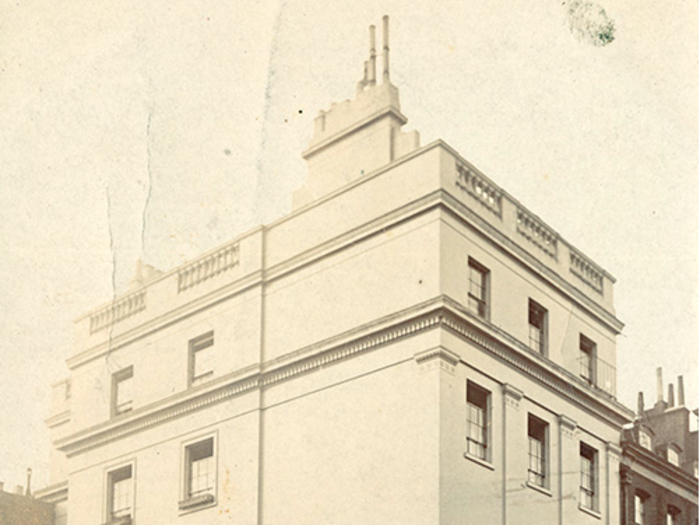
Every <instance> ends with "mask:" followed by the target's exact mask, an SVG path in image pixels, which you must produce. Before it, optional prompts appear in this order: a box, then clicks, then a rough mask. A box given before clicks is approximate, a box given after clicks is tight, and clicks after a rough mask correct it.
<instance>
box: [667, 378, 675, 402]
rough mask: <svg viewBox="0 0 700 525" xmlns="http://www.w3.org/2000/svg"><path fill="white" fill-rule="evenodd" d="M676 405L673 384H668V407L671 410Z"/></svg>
mask: <svg viewBox="0 0 700 525" xmlns="http://www.w3.org/2000/svg"><path fill="white" fill-rule="evenodd" d="M674 403H675V399H674V395H673V383H669V384H668V406H669V408H672V407H673V405H674Z"/></svg>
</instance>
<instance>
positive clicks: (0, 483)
mask: <svg viewBox="0 0 700 525" xmlns="http://www.w3.org/2000/svg"><path fill="white" fill-rule="evenodd" d="M0 492H5V482H4V481H0Z"/></svg>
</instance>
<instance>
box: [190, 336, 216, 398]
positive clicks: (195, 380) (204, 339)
mask: <svg viewBox="0 0 700 525" xmlns="http://www.w3.org/2000/svg"><path fill="white" fill-rule="evenodd" d="M213 346H214V330H210V331H208V332H206V333H204V334H202V335H199V336H197V337H195V338H193V339H190V341H189V343H188V363H187V384H188V386H190V387H192V386H197V385H201V384H202V383H206V382H207V381H209V380H210V379H211V378H212V377H213V375H214V367H213V366H212V369H211V370H208V371H206V372H204V373H201V374H199V375H195V373H196V372H197V353H198V352H201V351H203V350H208V349H211V348H212V347H213ZM209 351H210V352H213V351H214V350H213V349H211V350H209Z"/></svg>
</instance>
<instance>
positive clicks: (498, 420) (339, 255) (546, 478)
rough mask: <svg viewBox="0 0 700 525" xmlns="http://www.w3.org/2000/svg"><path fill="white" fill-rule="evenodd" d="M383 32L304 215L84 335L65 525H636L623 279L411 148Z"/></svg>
mask: <svg viewBox="0 0 700 525" xmlns="http://www.w3.org/2000/svg"><path fill="white" fill-rule="evenodd" d="M370 34H371V42H370V54H369V58H368V60H367V63H366V65H365V74H364V77H363V79H362V80H361V81H360V82H359V83H358V86H357V92H356V94H355V98H354V99H353V100H349V101H345V102H342V103H340V104H335V105H333V106H332V107H331V108H330V109H329V110H328V111H322V112H321V113H320V115H319V116H318V117H317V119H316V121H315V130H314V135H313V138H312V141H311V144H310V146H309V149H308V150H307V151H305V152H304V157H305V158H306V160H307V161H308V167H309V174H308V180H307V184H306V185H305V186H304V187H303V188H301V189H299V190H298V191H297V192H296V193H295V194H294V198H293V210H292V212H291V213H290V214H289V215H287V216H285V217H283V218H281V219H279V220H277V221H275V222H273V223H271V224H268V225H265V226H261V227H259V228H256V229H253V230H252V231H249V232H247V233H245V234H243V235H241V236H239V237H237V238H236V239H234V240H233V241H231V242H229V243H227V244H225V245H223V246H221V247H218V248H216V249H215V250H212V251H210V252H207V253H205V254H203V255H202V256H200V257H198V258H197V259H195V260H193V261H191V262H189V263H187V264H184V265H182V266H180V267H178V268H175V269H173V270H171V271H167V272H164V273H162V272H158V271H156V270H155V269H153V268H151V267H149V266H146V265H140V266H139V267H138V270H137V274H136V277H135V279H134V282H133V283H132V284H133V285H132V289H131V290H130V291H129V292H127V293H124V294H122V295H120V296H118V297H116V298H115V299H114V300H113V301H110V302H109V303H107V304H104V305H102V306H100V307H98V308H96V309H94V310H92V311H90V312H88V313H86V314H85V315H84V316H83V317H81V318H79V319H78V320H77V321H76V322H75V340H76V343H75V351H74V353H73V355H72V356H71V357H70V358H69V359H68V361H67V365H68V369H69V373H68V376H67V378H66V379H65V381H60V382H58V383H56V384H55V385H54V389H53V393H54V395H53V407H52V415H51V417H50V418H49V420H48V425H49V426H50V427H51V431H52V441H53V447H54V451H53V456H52V473H51V477H52V480H51V481H52V486H51V487H49V488H48V489H46V490H44V491H43V492H42V494H43V496H44V497H46V498H49V499H52V501H55V502H57V514H58V515H59V516H60V519H59V521H60V522H61V523H68V525H84V524H96V523H183V524H188V523H207V524H212V523H229V522H233V523H239V524H270V525H271V524H282V523H284V524H287V525H293V524H300V525H301V524H310V523H333V524H334V525H342V524H353V525H356V524H358V523H384V524H401V525H405V524H406V523H416V524H417V523H421V524H428V523H435V524H438V523H440V524H455V523H479V524H483V525H490V524H504V523H509V524H511V523H512V524H515V523H541V524H599V523H604V524H610V525H612V524H617V523H619V522H620V490H619V489H620V483H619V479H620V478H619V472H620V448H619V446H618V443H619V436H620V433H621V430H622V427H623V425H624V424H625V423H627V422H629V421H630V420H631V419H632V417H633V413H632V412H630V411H629V410H628V409H626V408H625V407H623V406H622V405H621V404H620V403H618V402H617V400H616V397H615V388H616V373H615V362H616V347H615V339H616V336H617V335H618V334H619V333H620V330H621V329H622V323H621V322H620V321H619V320H618V319H617V318H616V316H615V309H614V304H613V286H614V282H615V280H614V278H613V277H612V276H611V275H610V274H609V273H607V272H606V271H605V270H604V269H602V267H601V266H600V265H598V264H597V263H595V262H593V261H592V260H591V259H590V258H588V257H587V256H586V255H585V254H583V253H582V252H581V251H579V250H578V249H576V248H575V247H574V246H573V245H572V244H570V243H569V242H568V241H566V240H565V239H564V238H563V237H562V236H560V235H559V234H558V233H557V232H556V231H554V230H553V229H552V228H551V227H549V226H548V225H547V224H546V223H545V222H544V221H543V220H542V219H540V218H539V217H538V216H537V215H536V214H535V213H534V212H532V211H531V210H529V209H527V208H526V207H525V206H524V205H523V204H522V203H520V202H519V201H518V200H516V199H515V198H514V197H512V196H511V195H509V194H508V193H507V192H506V191H505V190H504V189H502V188H500V187H499V186H498V185H497V184H496V183H495V182H493V181H492V180H491V179H489V178H488V177H487V176H486V175H484V174H483V173H481V172H480V171H479V170H478V169H477V168H476V167H474V166H473V165H471V164H470V163H469V162H468V161H467V160H466V159H464V158H462V157H461V156H460V155H459V153H458V152H456V151H455V150H454V149H452V148H451V147H450V146H449V145H448V144H446V143H444V142H443V141H440V140H438V141H435V142H432V143H430V144H427V145H423V146H421V145H420V138H419V135H418V133H417V132H415V131H412V132H407V131H403V129H402V128H403V126H404V125H405V124H406V122H407V118H406V117H405V116H404V115H403V114H402V113H401V109H400V103H399V93H398V89H397V88H396V87H395V86H394V85H393V84H392V83H391V79H390V71H389V46H388V25H387V21H386V20H385V21H384V30H383V39H382V43H381V48H379V46H378V45H377V43H376V39H375V36H374V29H373V28H371V30H370ZM380 56H381V64H382V68H381V72H379V68H378V64H379V63H380Z"/></svg>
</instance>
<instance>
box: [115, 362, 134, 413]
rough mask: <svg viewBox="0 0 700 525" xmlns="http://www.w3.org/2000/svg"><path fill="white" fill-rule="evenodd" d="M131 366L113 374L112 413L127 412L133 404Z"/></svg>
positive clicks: (132, 373)
mask: <svg viewBox="0 0 700 525" xmlns="http://www.w3.org/2000/svg"><path fill="white" fill-rule="evenodd" d="M133 377H134V372H133V368H131V367H129V368H127V369H125V370H121V371H119V372H117V373H116V374H114V376H113V379H112V384H113V388H114V393H113V396H114V397H113V398H112V399H113V401H112V402H113V403H114V405H113V407H112V411H113V414H115V415H116V414H121V413H123V412H128V411H129V410H131V409H132V406H133V399H134V397H133V387H132V385H133Z"/></svg>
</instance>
